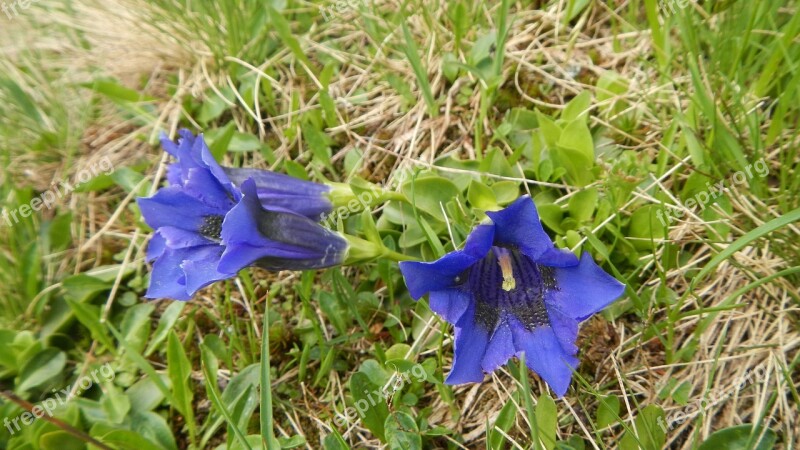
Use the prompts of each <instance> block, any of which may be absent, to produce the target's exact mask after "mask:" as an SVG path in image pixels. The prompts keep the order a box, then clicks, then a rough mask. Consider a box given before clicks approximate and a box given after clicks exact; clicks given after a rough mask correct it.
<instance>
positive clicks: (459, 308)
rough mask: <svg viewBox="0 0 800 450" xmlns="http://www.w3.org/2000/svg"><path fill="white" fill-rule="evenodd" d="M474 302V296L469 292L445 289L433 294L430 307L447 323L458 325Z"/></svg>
mask: <svg viewBox="0 0 800 450" xmlns="http://www.w3.org/2000/svg"><path fill="white" fill-rule="evenodd" d="M472 301H473V300H472V296H471V295H470V294H469V293H467V292H463V291H460V290H458V289H444V290H441V291H432V292H431V296H430V307H431V310H432V311H433V312H435V313H436V314H438V315H439V316H441V317H442V318H443V319H444V320H446V321H447V322H450V323H457V322H458V320H459V319H460V318H461V316H462V315H464V313H465V312H466V311H467V308H468V307H469V304H470V303H471V302H472Z"/></svg>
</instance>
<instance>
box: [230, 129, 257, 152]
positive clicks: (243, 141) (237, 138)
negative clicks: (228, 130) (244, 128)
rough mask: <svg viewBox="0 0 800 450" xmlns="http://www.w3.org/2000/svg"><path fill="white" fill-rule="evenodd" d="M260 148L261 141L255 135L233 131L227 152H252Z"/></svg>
mask: <svg viewBox="0 0 800 450" xmlns="http://www.w3.org/2000/svg"><path fill="white" fill-rule="evenodd" d="M259 149H261V141H259V140H258V137H257V136H253V135H252V134H248V133H240V132H238V131H236V132H234V133H233V137H232V138H231V142H230V144H229V145H228V151H229V152H254V151H256V150H259Z"/></svg>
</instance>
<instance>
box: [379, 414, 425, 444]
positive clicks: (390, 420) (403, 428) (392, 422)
mask: <svg viewBox="0 0 800 450" xmlns="http://www.w3.org/2000/svg"><path fill="white" fill-rule="evenodd" d="M384 429H385V430H386V441H385V442H386V443H387V444H388V445H389V449H390V450H421V449H422V436H421V435H420V433H419V427H418V426H417V423H416V422H415V421H414V418H413V417H411V416H409V415H408V414H406V413H404V412H396V413H394V414H392V415H391V416H389V417H387V418H386V423H385V424H384Z"/></svg>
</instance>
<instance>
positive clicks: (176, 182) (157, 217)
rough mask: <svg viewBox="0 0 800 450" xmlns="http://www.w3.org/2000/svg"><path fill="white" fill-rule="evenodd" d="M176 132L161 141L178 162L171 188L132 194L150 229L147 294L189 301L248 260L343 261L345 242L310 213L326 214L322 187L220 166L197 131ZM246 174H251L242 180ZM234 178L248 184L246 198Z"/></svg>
mask: <svg viewBox="0 0 800 450" xmlns="http://www.w3.org/2000/svg"><path fill="white" fill-rule="evenodd" d="M180 135H181V138H180V139H179V141H178V143H177V144H175V143H174V142H172V141H170V140H168V139H165V140H162V144H163V145H164V149H165V150H166V151H167V152H168V153H170V154H171V155H173V156H175V157H176V158H177V159H178V161H177V162H175V163H173V164H171V165H170V166H169V167H168V169H167V180H168V181H169V184H170V186H168V187H165V188H161V189H159V190H158V192H156V194H155V195H154V196H152V197H149V198H139V199H137V202H138V204H139V209H140V210H141V212H142V217H143V218H144V221H145V222H146V223H147V224H148V225H150V226H151V227H152V228H153V229H155V234H154V235H153V238H152V239H151V240H150V243H149V244H148V247H147V260H148V261H153V271H152V274H151V276H150V286H149V287H148V289H147V293H146V294H145V296H146V297H148V298H163V297H166V298H172V299H175V300H189V299H190V298H191V297H192V296H193V295H194V293H195V292H197V291H198V290H199V289H201V288H203V287H205V286H207V285H209V284H211V283H213V282H215V281H220V280H224V279H227V278H231V277H233V276H235V275H236V274H237V273H238V272H239V271H240V270H241V269H243V268H245V267H247V266H249V265H258V266H261V267H264V268H267V269H270V270H301V269H312V268H320V267H328V266H331V265H336V264H340V263H341V262H342V261H343V258H344V256H343V255H346V253H347V249H348V244H347V241H345V240H344V238H342V237H341V236H339V235H338V234H336V233H333V232H331V231H328V230H326V229H325V228H324V227H322V226H321V225H319V224H317V223H316V222H314V221H313V220H311V219H309V218H308V216H310V217H314V216H317V217H318V216H319V215H320V214H322V213H323V212H324V211H325V210H326V208H327V211H330V206H325V205H324V204H323V203H324V202H323V200H324V201H327V199H325V198H324V195H323V194H324V192H325V189H324V188H326V187H325V186H323V185H318V184H316V183H311V182H307V181H303V180H298V179H295V178H292V177H289V176H286V175H281V174H276V173H272V172H267V171H259V170H251V169H229V168H223V167H221V166H220V165H219V164H217V162H216V161H215V160H214V157H213V156H212V155H211V151H210V150H209V149H208V147H207V146H206V144H205V141H204V140H203V137H202V135H201V136H197V137H195V136H194V135H193V134H192V133H191V132H189V131H187V130H181V131H180ZM244 175H250V176H251V177H252V178H250V179H246V180H241V177H242V176H244ZM239 180H241V185H242V186H243V187H244V186H247V197H246V199H244V198H243V196H242V191H241V190H240V189H239V187H238V184H239ZM259 182H260V183H261V186H260V187H259V184H258V183H259ZM281 189H283V190H284V191H285V192H284V193H283V194H281ZM273 194H274V195H273ZM265 205H267V206H268V208H269V210H265V209H264V206H265ZM328 205H330V202H328ZM231 214H232V216H231ZM248 214H252V216H248ZM225 223H228V224H229V225H227V226H225V225H224V224H225ZM240 227H241V228H240ZM224 241H225V242H224ZM228 242H229V243H231V244H232V245H231V248H227V249H226V246H225V244H227V243H228ZM251 256H252V258H251ZM223 260H224V261H223ZM223 262H224V263H223Z"/></svg>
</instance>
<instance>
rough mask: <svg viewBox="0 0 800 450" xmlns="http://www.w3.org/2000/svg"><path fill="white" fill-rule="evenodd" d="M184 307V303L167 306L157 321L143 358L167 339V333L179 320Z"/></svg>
mask: <svg viewBox="0 0 800 450" xmlns="http://www.w3.org/2000/svg"><path fill="white" fill-rule="evenodd" d="M184 307H186V303H185V302H172V303H170V305H169V306H167V309H165V310H164V312H163V313H161V317H160V318H159V319H158V326H157V327H156V332H155V333H154V334H153V337H152V338H151V339H150V344H149V345H148V346H147V350H145V352H144V355H145V356H150V354H152V353H153V352H154V351H155V350H156V348H158V347H159V346H161V343H162V342H164V339H166V338H167V333H169V332H170V330H172V327H173V326H175V323H176V322H177V321H178V318H180V315H181V312H182V311H183V308H184Z"/></svg>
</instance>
